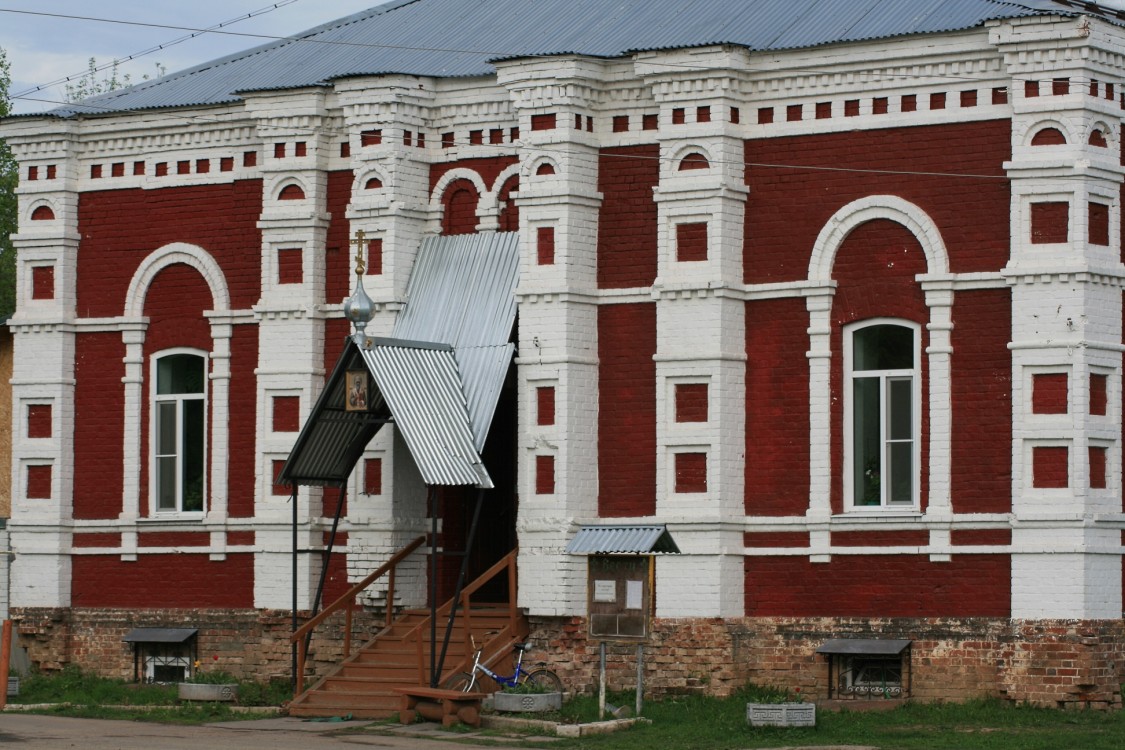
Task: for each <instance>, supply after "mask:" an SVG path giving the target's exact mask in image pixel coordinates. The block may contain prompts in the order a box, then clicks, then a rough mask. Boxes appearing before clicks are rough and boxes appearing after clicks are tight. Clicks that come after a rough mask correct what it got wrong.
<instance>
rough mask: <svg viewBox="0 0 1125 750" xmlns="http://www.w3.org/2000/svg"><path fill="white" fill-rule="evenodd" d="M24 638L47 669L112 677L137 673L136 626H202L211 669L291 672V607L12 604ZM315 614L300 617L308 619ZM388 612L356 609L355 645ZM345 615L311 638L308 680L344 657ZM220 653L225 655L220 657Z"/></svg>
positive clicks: (271, 675) (260, 676) (243, 675)
mask: <svg viewBox="0 0 1125 750" xmlns="http://www.w3.org/2000/svg"><path fill="white" fill-rule="evenodd" d="M12 619H13V620H14V621H15V628H16V630H15V632H16V636H17V639H18V640H17V644H18V645H19V646H22V647H23V648H25V649H27V652H28V658H29V659H30V661H31V664H32V665H33V666H34V667H35V668H37V669H40V670H43V671H53V670H58V669H62V668H63V667H66V666H68V665H72V664H73V665H77V666H79V667H81V668H82V669H83V670H84V671H88V672H93V673H96V674H100V675H103V676H106V677H117V678H122V679H127V680H131V679H132V678H133V647H132V645H131V644H128V643H125V642H124V640H123V639H124V638H125V635H126V634H127V633H128V632H129V631H130V630H132V629H133V628H197V629H198V630H199V635H198V645H199V659H200V660H201V661H203V662H204V663H205V664H206V665H207V668H208V669H214V670H222V671H224V672H229V673H230V674H232V675H234V676H235V677H237V678H240V679H247V680H256V681H261V682H265V681H268V680H275V679H284V680H286V681H288V680H289V679H290V677H291V669H292V666H291V665H292V661H291V650H290V645H289V635H290V633H292V632H293V630H292V622H291V619H290V613H289V612H288V611H287V610H213V609H210V610H195V609H182V610H148V611H146V610H140V611H135V610H110V609H69V610H66V609H47V608H20V609H14V610H13V611H12ZM307 619H308V613H305V612H302V613H300V615H299V617H298V621H299V622H301V623H304V622H305V621H306V620H307ZM381 623H382V616H379V617H378V618H377V619H374V620H373V619H371V618H370V617H369V616H366V615H364V614H363V613H362V612H359V611H357V612H355V613H353V625H352V648H353V650H354V649H356V648H358V647H359V646H360V645H362V644H363V643H365V642H366V641H367V640H369V639H370V638H371V635H372V634H373V633H374V632H375V630H376V629H377V627H379V626H380V625H381ZM343 627H344V616H343V614H342V613H341V614H339V615H334V616H333V617H330V618H329V619H328V620H327V621H326V622H324V623H323V624H322V625H321V626H320V627H319V628H317V630H316V633H315V634H314V637H313V639H312V643H311V644H310V647H309V655H308V660H307V662H306V670H305V676H306V681H308V680H310V679H316V678H318V677H320V676H322V675H324V674H325V673H326V671H327V670H328V669H329V668H330V667H331V666H333V665H335V664H337V663H339V661H340V660H341V658H342V655H343V635H344V633H343ZM215 657H218V658H215Z"/></svg>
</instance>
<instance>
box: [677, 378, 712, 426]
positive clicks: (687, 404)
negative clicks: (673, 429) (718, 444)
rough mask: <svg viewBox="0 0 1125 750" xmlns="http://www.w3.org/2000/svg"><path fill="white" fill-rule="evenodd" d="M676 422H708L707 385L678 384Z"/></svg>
mask: <svg viewBox="0 0 1125 750" xmlns="http://www.w3.org/2000/svg"><path fill="white" fill-rule="evenodd" d="M675 394H676V395H675V399H676V421H677V422H706V421H707V384H706V383H676V389H675Z"/></svg>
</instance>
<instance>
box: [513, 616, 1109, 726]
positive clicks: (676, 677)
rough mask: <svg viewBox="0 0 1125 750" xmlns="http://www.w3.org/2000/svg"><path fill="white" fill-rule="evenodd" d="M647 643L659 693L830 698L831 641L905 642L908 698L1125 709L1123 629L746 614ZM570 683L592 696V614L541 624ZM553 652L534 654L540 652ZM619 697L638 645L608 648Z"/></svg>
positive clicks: (540, 638)
mask: <svg viewBox="0 0 1125 750" xmlns="http://www.w3.org/2000/svg"><path fill="white" fill-rule="evenodd" d="M653 630H654V633H653V639H652V641H651V642H650V643H648V644H647V645H646V646H645V690H646V692H647V693H650V694H653V695H660V694H668V693H683V692H706V693H711V694H715V695H727V694H729V693H730V692H731V691H733V690H735V689H736V688H738V687H740V686H741V685H743V684H745V683H747V682H753V683H756V684H760V685H776V686H778V687H783V688H786V689H789V690H795V689H797V688H800V691H801V693H802V694H803V695H805V696H807V697H809V698H811V699H822V700H823V699H826V698H827V697H828V659H827V657H825V656H824V655H820V654H817V653H816V649H817V647H818V646H820V645H821V644H822V643H823V642H824V641H826V640H828V639H830V638H847V637H853V638H906V639H910V640H911V641H912V642H913V643H912V645H911V665H910V666H911V668H910V671H911V673H912V674H911V685H910V697H912V698H914V699H916V700H923V701H959V700H965V699H968V698H975V697H980V696H997V697H1000V698H1004V699H1007V700H1011V701H1017V702H1028V703H1032V704H1035V705H1044V706H1061V707H1092V708H1103V709H1105V708H1120V707H1121V684H1122V682H1123V681H1125V623H1123V622H1122V621H1120V620H1094V621H1073V620H1068V621H1011V620H1006V619H998V618H997V619H993V618H972V619H952V618H949V619H944V618H943V619H905V618H904V619H883V620H867V619H859V618H845V619H840V618H801V619H788V618H742V619H737V620H721V619H706V620H703V619H678V620H657V621H656V622H655V623H654V627H653ZM531 637H532V639H533V640H534V641H535V642H537V643H538V644H540V645H542V646H544V648H545V651H546V658H547V659H548V660H549V661H550V662H551V667H552V668H553V669H555V670H556V671H557V672H558V673H559V676H560V677H562V678H563V682H564V683H565V684H567V685H568V686H569V687H570V688H571V689H574V690H579V691H586V692H592V691H594V690H595V689H596V685H597V666H598V646H597V643H596V642H591V641H587V640H586V623H585V620H584V619H583V618H564V619H559V618H551V619H545V618H533V619H532V635H531ZM542 653H543V652H536V655H537V656H539V655H540V654H542ZM607 654H608V656H607V667H606V670H607V679H608V682H609V687H610V689H632V688H633V687H634V686H635V684H636V647H635V646H632V645H611V646H609V648H608V650H607Z"/></svg>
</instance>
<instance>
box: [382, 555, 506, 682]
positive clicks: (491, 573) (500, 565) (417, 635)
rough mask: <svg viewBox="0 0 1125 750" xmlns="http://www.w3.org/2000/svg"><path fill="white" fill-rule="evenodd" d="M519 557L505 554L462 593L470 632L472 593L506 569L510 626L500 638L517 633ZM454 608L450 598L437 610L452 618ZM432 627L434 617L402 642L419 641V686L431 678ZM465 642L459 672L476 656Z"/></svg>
mask: <svg viewBox="0 0 1125 750" xmlns="http://www.w3.org/2000/svg"><path fill="white" fill-rule="evenodd" d="M518 554H519V550H518V549H514V550H512V551H511V552H509V553H508V554H506V555H504V557H502V558H500V559H499V560H498V561H496V563H494V564H493V565H492V567H490V568H489V569H488V570H486V571H485V572H483V573H481V574H480V575H479V576H477V578H476V579H475V580H474V581H473V582H472V583H470V584H468V585H467V586H465V588H464V589H462V590H461V600H460V604H459V614H462V613H463V616H464V617H465V628H466V632H468V631H469V629H470V626H471V620H470V618H471V615H470V612H471V611H472V610H471V606H470V604H471V601H470V599H471V596H472V594H474V593H476V592H477V591H478V590H479V589H480V588H481V587H483V586H484V585H485V584H486V583H488V582H489V581H491V580H492V579H493V578H495V577H496V576H497V575H499V574H500V573H501V572H503V571H505V570H506V571H507V573H508V584H509V586H510V588H509V589H508V591H509V596H508V615H509V625H508V626H507V627H505V628H504V630H502V631H501V632H500V634H499V635H500V636H506V635H507V634H508V633H511V632H514V631H515V627H516V622H517V621H518V620H519V608H518V607H517V606H516V587H515V583H516V557H517V555H518ZM452 606H453V599H449V600H448V601H446V602H445V603H444V604H442V605H441V606H440V607H438V610H437V615H438V617H440V618H443V619H444V618H445V617H446V616H448V615H449V610H450V608H451V607H452ZM429 626H430V618H429V617H428V616H427V617H426V618H424V619H423V620H422V621H420V622H419V623H417V624H416V625H415V626H414V627H413V628H411V629H410V630H409V631H407V632H406V633H404V634H403V636H402V639H403V640H404V641H409V640H411V639H413V640H414V642H415V653H416V654H417V659H418V684H419V685H422V684H426V683H427V682H428V678H427V676H426V672H427V670H426V664H425V656H424V654H425V640H426V639H425V638H424V637H423V634H424V633H425V632H426V631H427V629H428V628H429ZM465 643H466V646H465V649H466V651H465V654H464V656H463V657H462V660H461V664H460V667H459V669H457V670H455V671H462V670H464V669H467V668H468V665H469V664H471V663H472V660H473V653H472V651H471V650H469V646H468V641H467V640H466V641H465ZM446 671H448V670H446Z"/></svg>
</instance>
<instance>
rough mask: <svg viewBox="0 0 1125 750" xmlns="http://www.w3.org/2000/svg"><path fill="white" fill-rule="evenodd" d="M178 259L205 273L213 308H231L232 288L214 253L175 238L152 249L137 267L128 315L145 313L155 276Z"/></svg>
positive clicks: (126, 310) (129, 294)
mask: <svg viewBox="0 0 1125 750" xmlns="http://www.w3.org/2000/svg"><path fill="white" fill-rule="evenodd" d="M176 263H183V264H185V265H188V266H191V267H192V268H194V269H195V270H197V271H199V273H200V275H202V276H203V279H204V280H205V281H206V282H207V286H208V287H210V289H211V300H212V302H211V309H213V310H229V309H230V292H229V291H228V289H227V283H226V278H225V277H224V276H223V270H222V269H221V268H220V267H219V264H218V263H217V262H216V261H215V259H214V258H213V257H212V256H211V254H210V253H208V252H207V251H206V250H203V249H202V248H199V247H196V246H195V245H189V244H187V243H186V242H173V243H172V244H170V245H165V246H164V247H162V248H160V249H158V250H155V251H153V252H152V253H150V254H149V255H148V257H147V258H145V259H144V260H143V261H141V264H140V265H139V266H138V267H137V271H136V273H134V274H133V279H132V281H130V282H129V291H128V292H127V293H126V295H125V315H126V317H131V318H139V317H141V316H142V315H144V307H145V295H147V294H148V288H149V287H150V286H151V285H152V281H153V279H155V278H156V275H157V274H158V273H160V272H161V271H163V270H164V269H165V268H167V267H168V266H171V265H173V264H176Z"/></svg>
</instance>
